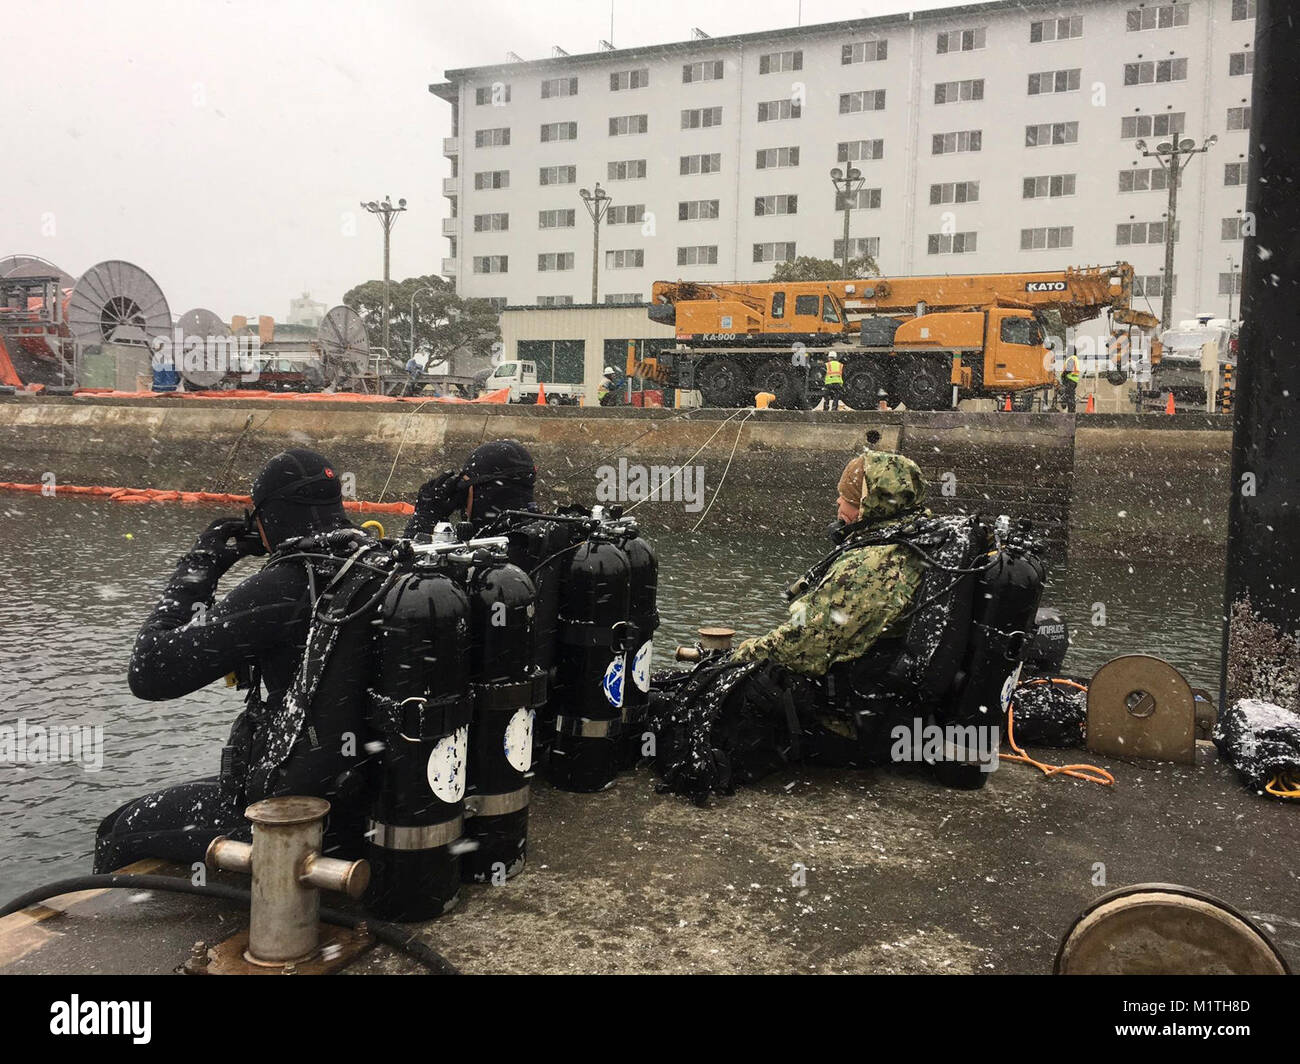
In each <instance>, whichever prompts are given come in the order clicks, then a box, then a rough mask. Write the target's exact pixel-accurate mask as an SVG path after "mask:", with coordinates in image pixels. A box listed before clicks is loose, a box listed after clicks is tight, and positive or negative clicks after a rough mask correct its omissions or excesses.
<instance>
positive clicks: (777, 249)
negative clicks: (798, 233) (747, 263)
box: [754, 240, 795, 262]
mask: <svg viewBox="0 0 1300 1064" xmlns="http://www.w3.org/2000/svg"><path fill="white" fill-rule="evenodd" d="M794 257H795V253H794V241H793V240H790V241H781V240H778V241H776V242H775V243H770V244H755V245H754V261H755V262H791V261H793V260H794Z"/></svg>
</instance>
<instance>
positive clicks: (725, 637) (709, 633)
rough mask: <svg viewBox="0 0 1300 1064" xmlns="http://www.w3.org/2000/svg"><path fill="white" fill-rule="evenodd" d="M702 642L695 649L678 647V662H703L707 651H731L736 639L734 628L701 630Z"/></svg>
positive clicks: (676, 655) (699, 630)
mask: <svg viewBox="0 0 1300 1064" xmlns="http://www.w3.org/2000/svg"><path fill="white" fill-rule="evenodd" d="M697 631H698V632H699V634H700V641H699V642H698V643H697V644H696V645H695V646H693V647H680V646H679V647H678V648H677V653H676V654H675V655H674V656H675V657H676V659H677V660H678V661H701V660H702V659H703V658H704V654H703V651H706V650H730V649H731V644H732V640H733V639H734V638H735V635H736V630H735V629H734V628H722V627H713V628H699V629H697Z"/></svg>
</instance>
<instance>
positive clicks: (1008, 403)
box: [1002, 392, 1011, 410]
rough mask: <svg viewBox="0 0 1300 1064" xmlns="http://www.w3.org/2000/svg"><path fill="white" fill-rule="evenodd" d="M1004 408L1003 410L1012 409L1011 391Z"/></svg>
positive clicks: (1003, 405)
mask: <svg viewBox="0 0 1300 1064" xmlns="http://www.w3.org/2000/svg"><path fill="white" fill-rule="evenodd" d="M1002 409H1003V410H1010V409H1011V393H1010V392H1008V393H1007V401H1006V402H1005V403H1003V404H1002Z"/></svg>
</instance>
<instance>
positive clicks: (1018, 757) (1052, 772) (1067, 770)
mask: <svg viewBox="0 0 1300 1064" xmlns="http://www.w3.org/2000/svg"><path fill="white" fill-rule="evenodd" d="M1040 683H1055V684H1060V685H1061V686H1062V687H1074V688H1076V689H1078V690H1080V691H1087V690H1088V688H1087V687H1086V686H1085V685H1084V684H1081V683H1075V682H1074V681H1073V680H1062V679H1056V678H1053V679H1050V680H1049V679H1043V680H1029V681H1027V682H1026V685H1025V686H1029V685H1030V684H1040ZM1014 717H1015V706H1014V704H1012V703H1008V704H1007V742H1008V743H1009V744H1010V746H1011V749H1012V750H1014V751H1015V753H1013V754H1002V753H1000V754H999V755H998V756H999V757H1000V758H1002V760H1004V761H1015V762H1018V763H1019V764H1022V765H1033V767H1034V768H1036V769H1038V770H1039V771H1040V772H1042V774H1043V775H1044V776H1070V777H1072V778H1073V779H1076V780H1084V781H1086V782H1088V783H1099V784H1101V785H1102V786H1103V787H1113V786H1114V785H1115V777H1114V776H1112V775H1111V774H1110V773H1109V772H1107V771H1106V770H1105V769H1104V768H1098V767H1097V766H1096V765H1045V764H1043V762H1041V761H1036V760H1034V759H1033V758H1032V757H1030V756H1029V755H1028V754H1027V753H1025V751H1024V749H1023V748H1021V747H1020V746H1018V745H1017V744H1016V727H1015V721H1014V719H1013V718H1014Z"/></svg>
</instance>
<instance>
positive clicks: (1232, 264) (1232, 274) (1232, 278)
mask: <svg viewBox="0 0 1300 1064" xmlns="http://www.w3.org/2000/svg"><path fill="white" fill-rule="evenodd" d="M1236 286H1237V262H1236V260H1235V259H1234V258H1233V257H1232V256H1231V255H1229V256H1228V324H1229V325H1231V324H1232V290H1233V289H1234V288H1235V287H1236Z"/></svg>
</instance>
